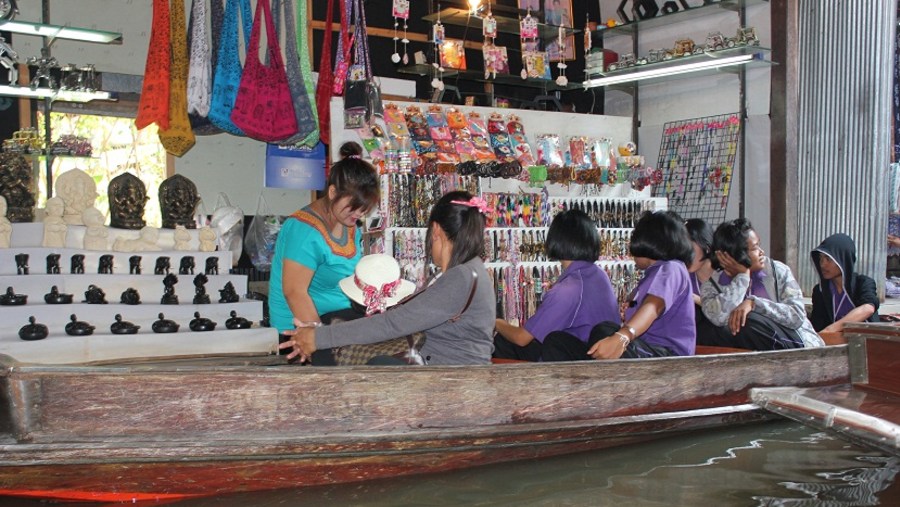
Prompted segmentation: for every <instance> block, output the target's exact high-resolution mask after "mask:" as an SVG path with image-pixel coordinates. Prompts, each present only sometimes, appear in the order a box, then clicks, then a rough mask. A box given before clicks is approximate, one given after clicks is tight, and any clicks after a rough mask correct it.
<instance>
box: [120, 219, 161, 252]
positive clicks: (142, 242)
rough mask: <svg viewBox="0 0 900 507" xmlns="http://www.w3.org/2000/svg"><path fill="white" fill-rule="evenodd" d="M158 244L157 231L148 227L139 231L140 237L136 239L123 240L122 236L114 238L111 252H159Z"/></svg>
mask: <svg viewBox="0 0 900 507" xmlns="http://www.w3.org/2000/svg"><path fill="white" fill-rule="evenodd" d="M158 242H159V229H157V228H156V227H150V226H149V225H148V226H146V227H144V228H143V229H141V235H140V236H139V237H138V238H137V239H125V238H123V237H122V236H119V237H118V238H116V241H115V243H113V250H115V251H116V252H159V251H160V250H162V248H160V247H159V245H158V244H157V243H158Z"/></svg>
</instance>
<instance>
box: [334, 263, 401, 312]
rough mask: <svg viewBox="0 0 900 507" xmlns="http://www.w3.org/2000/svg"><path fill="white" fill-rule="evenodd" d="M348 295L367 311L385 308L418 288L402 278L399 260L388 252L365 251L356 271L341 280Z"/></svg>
mask: <svg viewBox="0 0 900 507" xmlns="http://www.w3.org/2000/svg"><path fill="white" fill-rule="evenodd" d="M339 285H340V287H341V290H342V291H344V294H346V295H347V297H348V298H350V299H351V300H353V301H355V302H356V303H359V304H360V305H362V306H365V307H366V315H372V314H373V313H378V312H383V311H384V310H385V309H387V308H388V307H391V306H393V305H395V304H397V303H398V302H400V300H402V299H403V298H405V297H406V296H408V295H410V294H412V293H413V292H415V290H416V285H415V284H414V283H412V282H410V281H409V280H404V279H402V278H400V264H398V263H397V261H396V260H395V259H394V258H393V257H391V256H390V255H385V254H371V255H366V256H365V257H363V258H362V259H360V260H359V263H358V264H357V265H356V270H355V272H354V274H353V275H351V276H348V277H347V278H344V279H343V280H341V281H340V282H339Z"/></svg>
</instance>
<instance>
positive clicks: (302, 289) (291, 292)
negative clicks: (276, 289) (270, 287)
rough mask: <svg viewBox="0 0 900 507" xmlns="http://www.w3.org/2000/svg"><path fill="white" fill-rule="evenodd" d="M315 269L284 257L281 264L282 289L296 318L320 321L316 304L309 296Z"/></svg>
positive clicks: (304, 320)
mask: <svg viewBox="0 0 900 507" xmlns="http://www.w3.org/2000/svg"><path fill="white" fill-rule="evenodd" d="M314 274H315V271H313V270H311V269H309V268H307V267H306V266H303V265H302V264H300V263H298V262H294V261H292V260H289V259H284V261H283V264H282V266H281V290H282V292H284V299H285V301H287V304H288V306H289V307H290V309H291V313H292V314H293V315H294V318H295V319H298V320H300V321H301V322H319V313H318V312H317V311H316V305H315V304H313V301H312V298H311V297H310V296H309V284H310V282H312V278H313V275H314Z"/></svg>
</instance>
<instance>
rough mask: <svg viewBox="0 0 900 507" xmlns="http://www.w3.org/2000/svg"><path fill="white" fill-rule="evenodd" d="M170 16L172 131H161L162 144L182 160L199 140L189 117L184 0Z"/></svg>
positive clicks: (178, 0)
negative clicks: (195, 136)
mask: <svg viewBox="0 0 900 507" xmlns="http://www.w3.org/2000/svg"><path fill="white" fill-rule="evenodd" d="M169 14H170V16H171V20H170V22H171V28H170V31H169V35H170V36H171V46H172V68H171V70H170V71H169V128H167V129H160V130H159V141H160V143H162V145H163V147H164V148H165V149H166V151H167V152H169V153H171V154H172V155H175V156H176V157H180V156H182V155H184V154H185V153H187V152H188V150H190V149H191V148H193V147H194V143H195V142H196V139H195V138H194V132H193V131H192V130H191V122H190V120H188V114H187V77H188V54H187V31H186V29H185V20H184V1H183V0H172V3H171V6H170V8H169Z"/></svg>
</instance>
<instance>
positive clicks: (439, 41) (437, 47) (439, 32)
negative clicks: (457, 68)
mask: <svg viewBox="0 0 900 507" xmlns="http://www.w3.org/2000/svg"><path fill="white" fill-rule="evenodd" d="M431 38H432V39H433V41H434V59H435V61H434V63H432V65H433V66H434V68H435V70H436V71H437V72H436V74H435V76H434V79H432V80H431V87H432V88H434V89H435V90H443V89H444V67H442V66H441V64H440V54H441V45H443V44H444V25H442V24H441V5H440V4H438V18H437V21H435V23H434V26H432V27H431Z"/></svg>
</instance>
